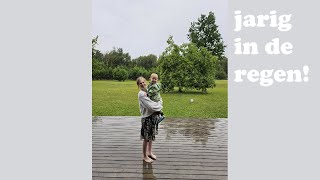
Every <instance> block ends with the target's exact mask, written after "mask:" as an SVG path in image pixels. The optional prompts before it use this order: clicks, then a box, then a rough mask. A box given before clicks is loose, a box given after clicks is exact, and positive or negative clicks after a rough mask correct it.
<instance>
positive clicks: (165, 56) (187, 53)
mask: <svg viewBox="0 0 320 180" xmlns="http://www.w3.org/2000/svg"><path fill="white" fill-rule="evenodd" d="M167 43H168V47H167V48H166V49H165V51H164V52H163V53H162V54H161V56H160V57H159V66H158V67H159V72H160V76H161V84H162V87H163V91H164V92H166V91H173V89H174V87H178V88H179V92H182V90H183V88H186V89H194V88H195V89H198V90H202V92H203V93H206V92H207V88H210V87H214V86H215V82H214V76H215V62H216V57H214V56H213V55H212V54H211V53H210V52H209V51H208V50H207V49H206V48H204V47H201V48H198V47H197V46H196V45H195V44H193V43H188V44H182V45H181V46H178V45H176V44H174V41H173V38H172V36H170V37H169V39H168V41H167Z"/></svg>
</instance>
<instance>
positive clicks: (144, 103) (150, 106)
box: [139, 93, 162, 112]
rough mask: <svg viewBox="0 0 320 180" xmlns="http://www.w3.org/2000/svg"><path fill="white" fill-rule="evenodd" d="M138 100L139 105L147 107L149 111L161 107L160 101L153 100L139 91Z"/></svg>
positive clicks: (158, 109)
mask: <svg viewBox="0 0 320 180" xmlns="http://www.w3.org/2000/svg"><path fill="white" fill-rule="evenodd" d="M139 101H140V102H141V105H142V106H143V107H145V108H147V109H148V110H149V111H154V112H156V111H160V110H161V109H162V102H154V101H152V100H151V99H150V98H149V97H147V96H145V95H143V93H139Z"/></svg>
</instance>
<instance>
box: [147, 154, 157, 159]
mask: <svg viewBox="0 0 320 180" xmlns="http://www.w3.org/2000/svg"><path fill="white" fill-rule="evenodd" d="M148 157H150V158H151V159H153V160H157V156H156V155H154V154H152V153H151V154H149V155H148Z"/></svg>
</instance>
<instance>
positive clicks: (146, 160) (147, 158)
mask: <svg viewBox="0 0 320 180" xmlns="http://www.w3.org/2000/svg"><path fill="white" fill-rule="evenodd" d="M143 160H144V161H145V162H147V163H152V162H153V160H152V159H150V158H149V157H144V158H143Z"/></svg>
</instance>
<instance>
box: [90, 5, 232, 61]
mask: <svg viewBox="0 0 320 180" xmlns="http://www.w3.org/2000/svg"><path fill="white" fill-rule="evenodd" d="M209 11H212V12H214V14H215V16H216V24H217V25H218V26H219V32H220V34H221V35H222V38H223V41H224V42H225V45H227V44H226V43H227V41H228V37H226V36H227V34H228V29H227V25H228V22H227V21H228V0H93V1H92V37H95V36H96V35H98V36H99V39H98V46H97V49H99V50H100V51H101V52H103V53H105V52H107V51H110V50H112V47H120V48H122V49H123V50H124V52H128V53H129V54H130V56H131V58H132V59H133V58H137V57H139V56H145V55H148V54H154V55H156V56H159V55H160V54H161V53H162V52H163V51H164V49H165V48H166V47H167V43H166V41H167V39H168V38H169V35H172V36H173V40H174V42H175V43H176V44H179V45H180V44H182V43H187V42H189V40H188V38H187V34H188V30H189V28H190V25H191V22H195V21H197V19H198V18H199V17H200V16H201V14H205V15H208V14H209Z"/></svg>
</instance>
